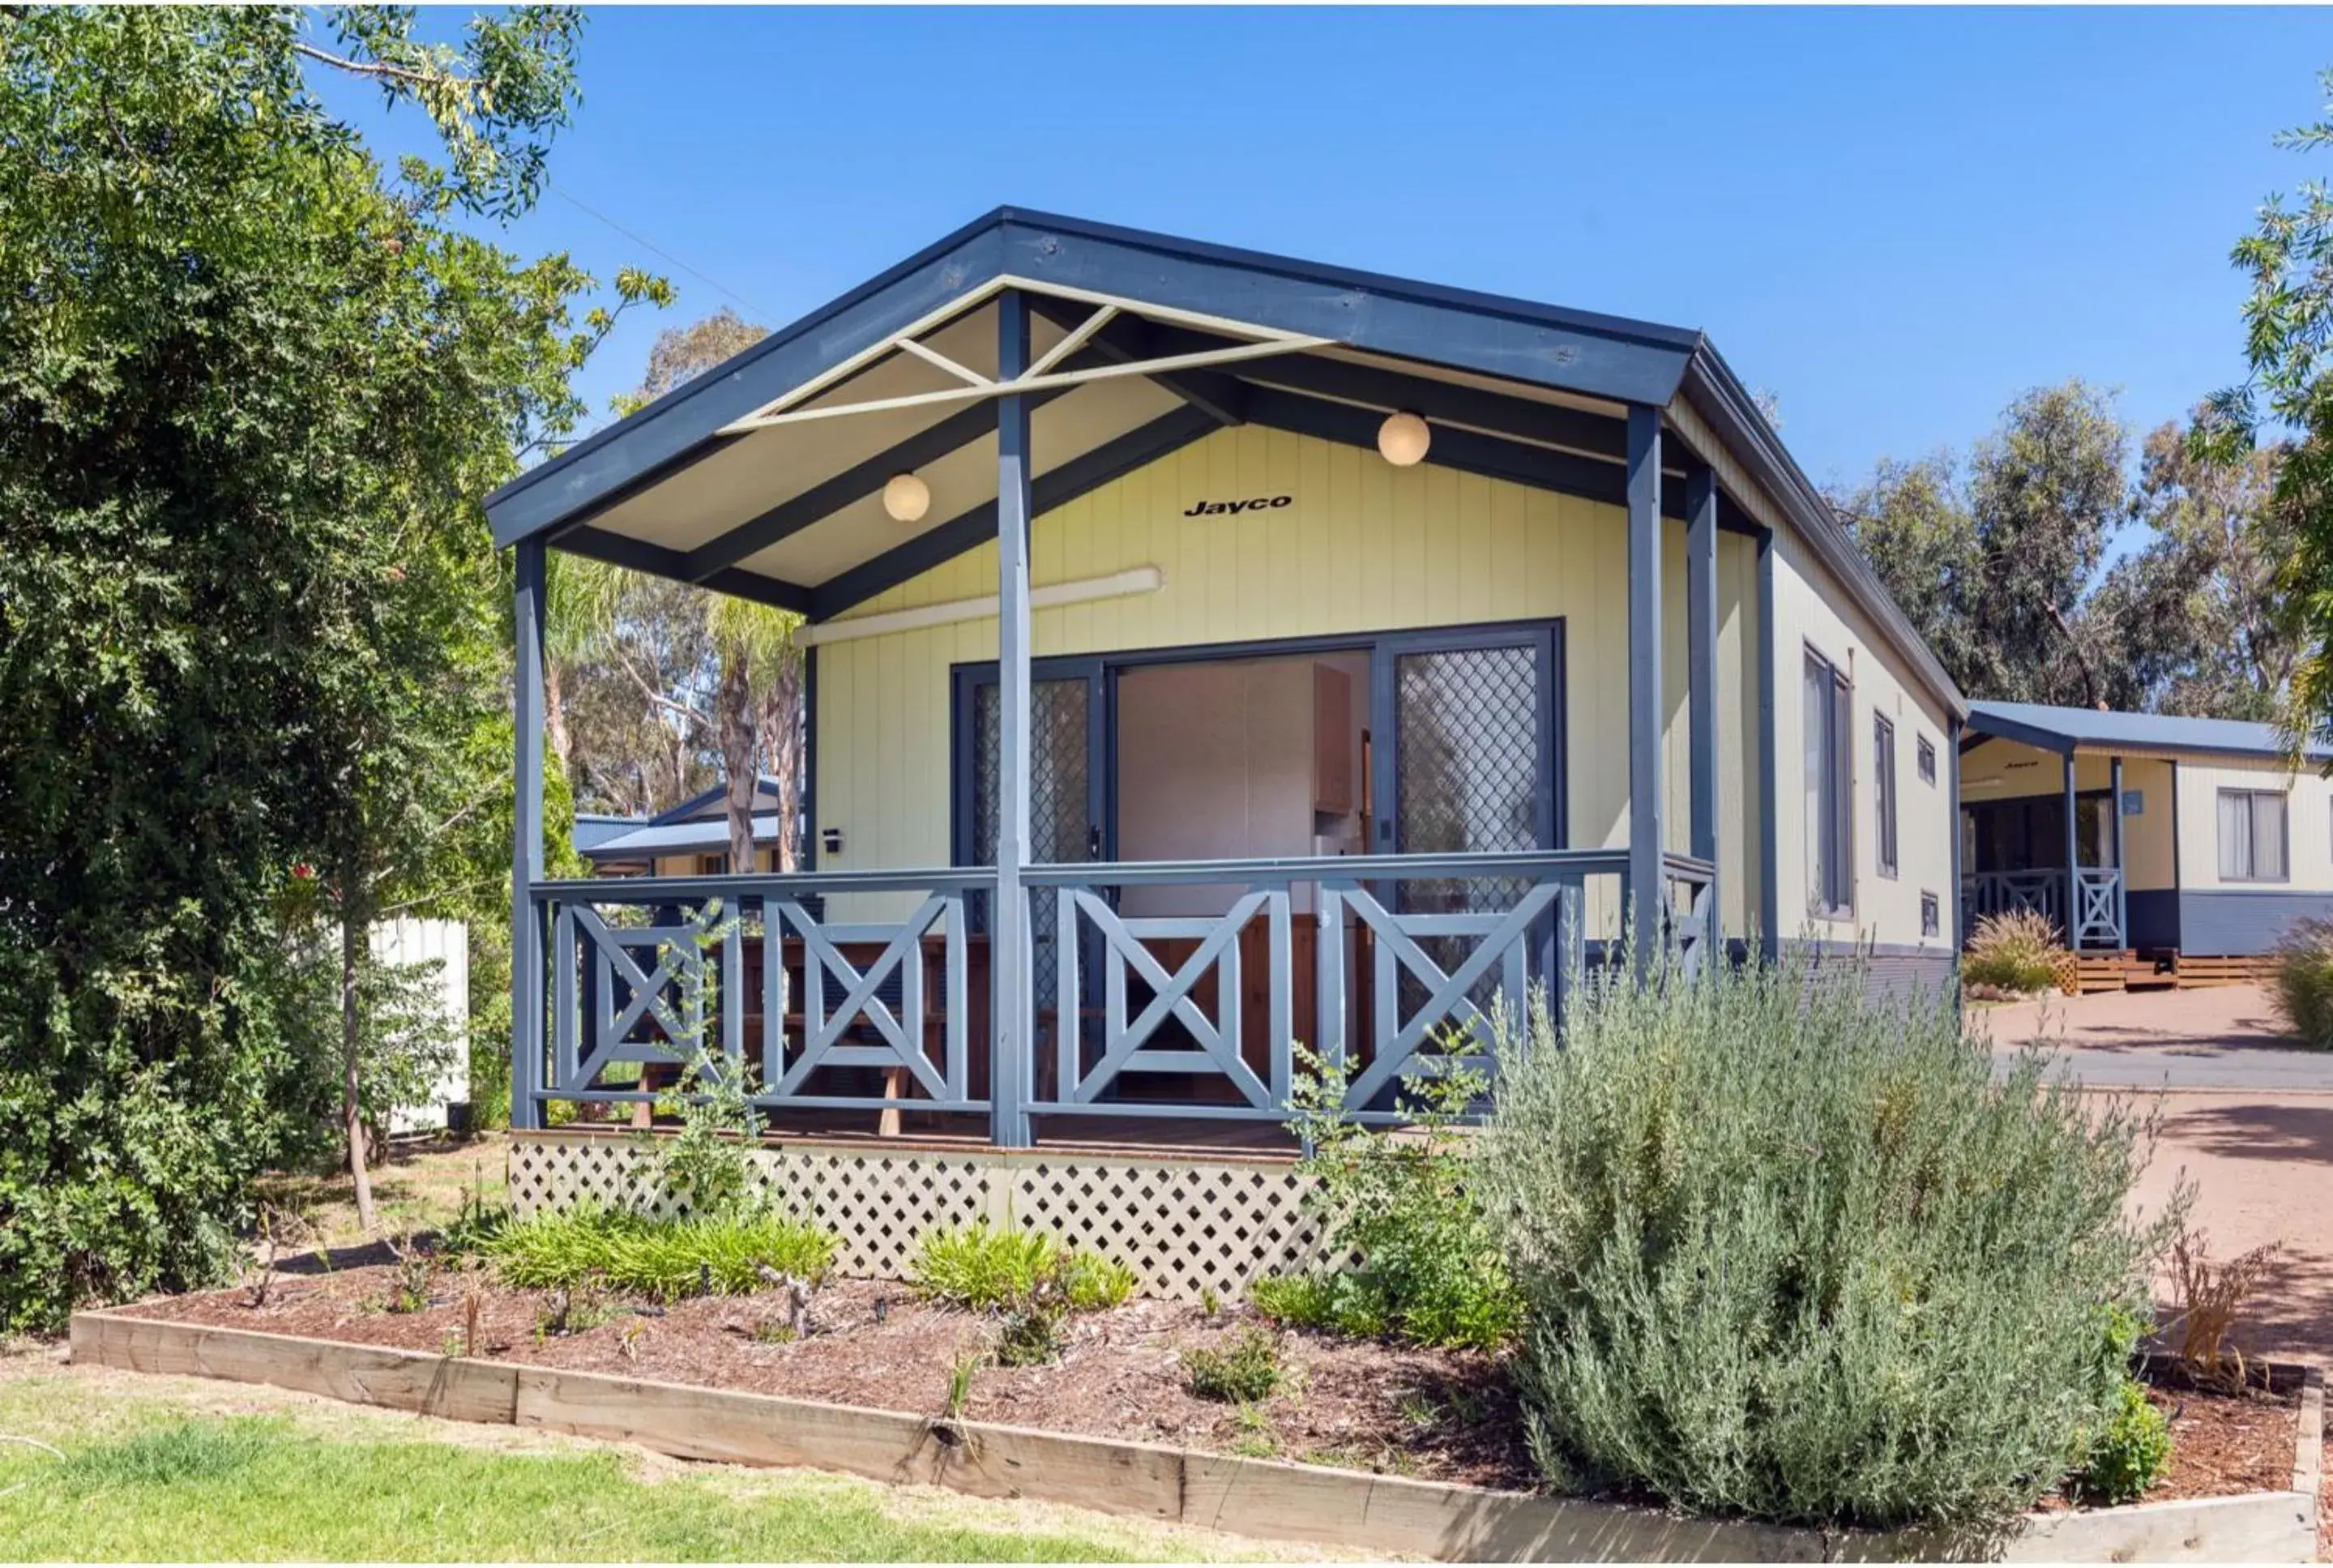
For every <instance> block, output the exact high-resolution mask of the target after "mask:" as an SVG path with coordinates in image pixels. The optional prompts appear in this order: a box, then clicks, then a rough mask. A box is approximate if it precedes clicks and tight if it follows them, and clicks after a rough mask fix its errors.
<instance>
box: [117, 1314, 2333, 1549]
mask: <svg viewBox="0 0 2333 1568" xmlns="http://www.w3.org/2000/svg"><path fill="white" fill-rule="evenodd" d="M72 1359H73V1360H74V1361H86V1362H91V1363H93V1364H97V1365H101V1366H110V1367H117V1368H120V1369H123V1370H126V1371H140V1372H166V1373H178V1374H182V1375H190V1376H195V1377H206V1378H218V1379H223V1380H229V1381H234V1382H245V1383H264V1384H269V1385H272V1386H274V1387H277V1388H284V1389H293V1390H301V1391H303V1392H307V1393H313V1394H322V1395H325V1396H327V1397H330V1398H332V1399H337V1400H347V1401H349V1402H350V1403H355V1404H366V1405H377V1406H382V1407H385V1408H388V1409H401V1410H412V1411H415V1412H416V1413H418V1414H423V1415H431V1416H437V1417H442V1418H444V1419H450V1420H464V1421H476V1422H484V1423H490V1424H500V1425H514V1426H522V1427H535V1428H540V1429H543V1430H545V1431H556V1432H563V1433H567V1434H570V1435H572V1436H577V1437H586V1438H604V1439H610V1440H613V1441H618V1442H629V1443H637V1444H638V1445H640V1446H641V1447H643V1448H650V1449H653V1450H655V1451H657V1452H658V1453H663V1454H668V1455H672V1456H674V1457H679V1458H688V1459H706V1460H717V1461H722V1462H725V1463H730V1464H745V1465H768V1466H795V1467H811V1468H818V1469H826V1470H840V1471H844V1472H846V1473H849V1474H852V1475H858V1476H864V1477H870V1478H872V1479H876V1480H881V1481H891V1482H920V1483H924V1484H926V1485H932V1486H946V1487H948V1488H950V1489H951V1490H955V1491H958V1492H963V1493H965V1494H967V1495H970V1496H983V1497H1012V1498H1026V1499H1030V1500H1032V1501H1038V1502H1049V1503H1059V1504H1065V1505H1072V1506H1077V1507H1084V1508H1092V1509H1096V1510H1099V1511H1101V1512H1104V1513H1111V1514H1120V1515H1134V1516H1137V1517H1142V1518H1148V1519H1154V1520H1158V1521H1162V1522H1166V1523H1176V1524H1183V1525H1196V1526H1201V1527H1204V1528H1207V1529H1214V1530H1224V1531H1228V1532H1231V1533H1233V1534H1243V1535H1249V1536H1253V1537H1257V1538H1261V1539H1272V1540H1287V1541H1305V1542H1314V1543H1319V1544H1327V1545H1332V1546H1347V1547H1352V1548H1355V1549H1358V1550H1360V1551H1366V1552H1377V1553H1386V1554H1403V1555H1410V1556H1419V1557H1432V1558H1440V1559H1445V1560H1463V1561H1508V1562H1520V1561H1548V1560H1554V1561H1563V1560H1572V1561H1581V1560H1599V1561H1617V1560H1635V1561H1707V1560H1720V1561H1733V1562H1804V1563H1818V1562H1879V1561H1900V1560H1905V1559H1911V1558H1935V1557H1961V1558H1979V1557H1983V1558H1993V1559H2000V1560H2005V1561H2011V1562H2019V1561H2028V1562H2032V1561H2060V1562H2097V1563H2107V1562H2128V1561H2132V1560H2138V1559H2144V1560H2151V1561H2183V1560H2184V1561H2219V1562H2261V1563H2271V1562H2308V1561H2310V1560H2313V1558H2314V1557H2315V1555H2316V1546H2317V1510H2318V1485H2319V1479H2320V1476H2321V1462H2322V1461H2321V1454H2322V1447H2323V1437H2324V1432H2323V1428H2324V1377H2323V1373H2322V1371H2319V1370H2318V1369H2315V1368H2311V1369H2310V1370H2309V1374H2308V1380H2307V1383H2306V1386H2305V1388H2304V1390H2303V1393H2302V1397H2301V1406H2300V1412H2299V1423H2298V1424H2299V1436H2298V1441H2297V1442H2296V1444H2295V1454H2294V1460H2293V1475H2292V1481H2293V1485H2292V1488H2291V1489H2290V1490H2287V1491H2281V1492H2256V1493H2251V1494H2247V1495H2245V1496H2233V1497H2211V1498H2200V1499H2195V1500H2192V1501H2182V1502H2172V1503H2142V1504H2137V1505H2131V1506H2128V1507H2122V1508H2102V1509H2097V1510H2091V1511H2087V1512H2079V1513H2077V1512H2059V1513H2052V1514H2035V1515H2026V1516H2025V1517H2024V1518H2023V1519H2022V1520H2021V1521H2020V1522H2019V1525H2020V1527H2019V1528H2018V1529H2017V1530H2015V1531H2014V1532H2013V1533H2011V1534H2005V1535H2002V1536H2000V1537H1997V1538H1983V1539H1977V1538H1958V1539H1956V1538H1953V1537H1950V1536H1944V1535H1938V1534H1933V1533H1929V1532H1919V1531H1907V1532H1902V1533H1897V1534H1870V1533H1864V1532H1849V1531H1821V1530H1807V1529H1791V1528H1785V1527H1781V1526H1778V1525H1761V1524H1755V1523H1751V1522H1747V1521H1741V1520H1712V1519H1693V1518H1687V1517H1684V1516H1681V1515H1671V1514H1666V1513H1662V1512H1659V1511H1657V1510H1655V1509H1649V1508H1640V1507H1632V1506H1627V1505H1620V1504H1614V1503H1599V1502H1592V1501H1584V1500H1578V1499H1571V1498H1559V1497H1547V1496H1534V1495H1531V1494H1527V1493H1519V1492H1492V1491H1485V1490H1482V1489H1479V1488H1474V1487H1467V1486H1452V1485H1449V1484H1447V1483H1444V1482H1437V1481H1417V1480H1409V1479H1406V1478H1402V1477H1387V1476H1374V1475H1368V1474H1363V1473H1361V1472H1359V1471H1349V1470H1335V1469H1327V1468H1323V1467H1317V1466H1310V1465H1296V1464H1290V1463H1287V1462H1285V1461H1282V1460H1277V1459H1242V1458H1234V1457H1229V1456H1225V1455H1221V1454H1211V1453H1203V1452H1199V1451H1196V1450H1193V1449H1186V1448H1168V1447H1165V1446H1162V1445H1158V1444H1150V1443H1133V1442H1123V1441H1118V1440H1115V1439H1110V1438H1088V1437H1079V1436H1075V1435H1071V1434H1068V1433H1060V1432H1045V1431H1032V1430H1030V1429H1024V1428H1019V1427H1005V1426H995V1425H991V1424H989V1423H986V1422H979V1421H957V1422H946V1421H937V1420H932V1419H926V1418H922V1417H917V1416H912V1415H907V1414H903V1413H901V1412H898V1411H891V1410H870V1409H859V1408H856V1407H852V1406H844V1405H828V1404H820V1403H816V1402H814V1401H811V1400H793V1399H786V1398H783V1397H782V1396H778V1395H773V1394H754V1393H744V1392H740V1391H735V1390H724V1389H706V1388H694V1387H689V1386H686V1385H682V1384H675V1383H660V1382H652V1381H648V1380H640V1379H635V1378H619V1377H611V1376H608V1375H605V1374H602V1373H597V1372H578V1371H562V1370H558V1369H552V1368H542V1367H527V1366H519V1365H515V1364H514V1363H510V1362H503V1361H472V1360H468V1359H466V1358H463V1357H448V1356H440V1355H432V1354H429V1353H428V1352H422V1351H403V1350H394V1349H388V1348H384V1347H381V1346H376V1345H356V1344H346V1343H342V1342H337V1341H332V1340H317V1339H304V1338H299V1337H295V1336H293V1335H288V1334H272V1333H263V1332H257V1331H254V1330H249V1329H225V1328H212V1327H207V1326H204V1325H201V1324H196V1323H163V1322H158V1321H156V1320H154V1319H150V1318H140V1317H138V1316H137V1315H135V1313H134V1311H132V1310H130V1309H119V1310H115V1311H110V1312H85V1313H75V1314H74V1315H73V1319H72Z"/></svg>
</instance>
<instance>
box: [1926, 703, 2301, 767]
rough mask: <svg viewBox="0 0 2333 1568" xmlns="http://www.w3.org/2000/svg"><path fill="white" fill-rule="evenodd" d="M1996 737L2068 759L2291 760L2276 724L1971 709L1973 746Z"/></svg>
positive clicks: (2043, 708)
mask: <svg viewBox="0 0 2333 1568" xmlns="http://www.w3.org/2000/svg"><path fill="white" fill-rule="evenodd" d="M1992 738H1999V739H2002V740H2013V741H2017V742H2020V743H2021V744H2023V745H2026V746H2035V747H2038V748H2039V749H2040V750H2042V751H2050V752H2056V753H2058V754H2059V755H2063V756H2072V755H2076V754H2078V753H2111V752H2125V753H2139V754H2162V753H2181V752H2194V753H2197V754H2199V755H2215V756H2259V757H2280V756H2284V755H2288V753H2287V750H2286V747H2285V745H2284V742H2283V740H2282V739H2281V738H2280V737H2279V736H2278V734H2277V731H2276V727H2275V726H2273V725H2266V724H2248V723H2245V722H2243V721H2242V720H2238V719H2230V718H2193V717H2188V716H2186V715H2184V714H2172V713H2113V712H2107V711H2105V710H2101V709H2098V708H2091V707H2049V706H2047V705H2045V704H2042V703H2035V702H1973V703H1971V704H1969V718H1968V744H1971V745H1973V744H1975V743H1977V742H1980V741H1983V740H1987V739H1992ZM2309 755H2310V756H2312V757H2333V748H2328V747H2326V746H2310V747H2309Z"/></svg>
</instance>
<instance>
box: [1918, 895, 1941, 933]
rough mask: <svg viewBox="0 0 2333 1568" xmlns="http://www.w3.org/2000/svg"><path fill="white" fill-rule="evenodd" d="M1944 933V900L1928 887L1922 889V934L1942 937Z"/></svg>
mask: <svg viewBox="0 0 2333 1568" xmlns="http://www.w3.org/2000/svg"><path fill="white" fill-rule="evenodd" d="M1920 935H1922V936H1923V937H1941V936H1943V935H1944V900H1943V899H1940V898H1938V897H1937V896H1936V895H1935V893H1934V892H1933V891H1931V890H1928V889H1926V888H1922V889H1921V890H1920Z"/></svg>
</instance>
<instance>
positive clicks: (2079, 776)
mask: <svg viewBox="0 0 2333 1568" xmlns="http://www.w3.org/2000/svg"><path fill="white" fill-rule="evenodd" d="M2064 766H2065V761H2064V758H2063V757H2062V756H2061V755H2059V753H2057V752H2054V751H2044V750H2042V749H2041V748H2040V747H2039V746H2027V745H2026V744H2024V743H2023V742H2022V741H2014V740H2008V739H2004V738H2002V737H2000V736H1994V737H1992V738H1990V739H1987V740H1984V741H1982V742H1980V743H1979V744H1977V745H1976V746H1972V747H1971V748H1970V749H1969V752H1968V755H1965V756H1963V757H1962V758H1961V800H1962V802H1963V804H1966V805H1972V806H1976V805H1983V804H1984V803H1986V802H1988V801H2006V800H2020V799H2030V798H2031V797H2033V796H2036V795H2061V794H2064V793H2065V788H2066V775H2065V773H2064V771H2063V770H2064ZM2172 767H2173V764H2172V763H2171V762H2170V761H2168V760H2167V759H2165V758H2163V757H2156V756H2133V755H2125V756H2124V757H2123V764H2122V790H2123V795H2124V798H2125V801H2126V803H2127V804H2132V805H2136V807H2137V808H2138V810H2137V811H2136V812H2135V813H2132V812H2126V813H2124V816H2123V821H2122V834H2123V866H2124V869H2125V870H2126V871H2127V872H2128V873H2129V880H2128V884H2127V885H2128V886H2129V888H2130V890H2132V891H2133V892H2146V891H2152V890H2167V889H2171V888H2175V887H2177V886H2178V885H2179V871H2178V867H2177V864H2176V851H2177V844H2178V835H2177V832H2176V826H2175V821H2174V814H2173V807H2172V796H2173V791H2172V787H2171V770H2172ZM2113 782H2114V759H2113V757H2112V756H2110V755H2091V754H2089V753H2088V752H2085V753H2082V754H2080V755H2077V756H2076V757H2075V758H2074V788H2075V789H2076V790H2077V791H2079V792H2082V793H2084V794H2088V792H2090V791H2093V790H2106V789H2111V788H2112V787H2113ZM2089 852H2090V851H2089V847H2088V845H2085V846H2083V854H2084V856H2085V859H2084V861H2083V863H2084V864H2085V865H2087V864H2088V863H2089V861H2088V858H2087V857H2088V854H2089ZM1978 869H1979V868H1977V867H1976V866H1974V865H1971V866H1969V867H1968V868H1967V870H1969V871H1976V870H1978ZM1987 869H1990V868H1987ZM2166 945H2167V944H2166Z"/></svg>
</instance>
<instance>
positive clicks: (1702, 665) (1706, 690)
mask: <svg viewBox="0 0 2333 1568" xmlns="http://www.w3.org/2000/svg"><path fill="white" fill-rule="evenodd" d="M1685 710H1686V727H1687V729H1688V730H1689V732H1690V739H1689V745H1688V746H1687V767H1688V770H1689V771H1690V773H1691V774H1692V787H1693V822H1692V836H1691V842H1692V845H1693V855H1694V858H1695V860H1700V861H1708V862H1709V866H1710V873H1709V929H1708V930H1707V931H1705V932H1704V933H1703V934H1702V939H1703V940H1704V941H1705V942H1707V943H1709V944H1710V945H1711V946H1710V948H1709V952H1708V953H1704V955H1703V957H1704V958H1706V957H1708V956H1709V953H1717V954H1718V955H1719V956H1720V957H1723V945H1724V941H1725V919H1724V916H1723V914H1721V913H1720V912H1719V910H1720V906H1719V903H1718V896H1717V895H1718V886H1717V869H1716V868H1717V846H1718V836H1717V835H1718V826H1717V476H1716V474H1715V473H1714V471H1713V470H1712V469H1711V468H1710V467H1709V466H1708V465H1707V464H1705V463H1702V464H1695V466H1694V468H1693V471H1692V473H1691V475H1690V476H1688V477H1687V478H1686V480H1685Z"/></svg>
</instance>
